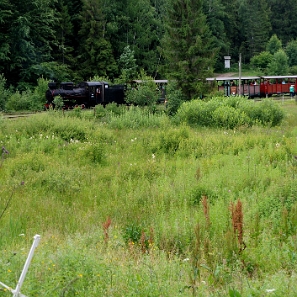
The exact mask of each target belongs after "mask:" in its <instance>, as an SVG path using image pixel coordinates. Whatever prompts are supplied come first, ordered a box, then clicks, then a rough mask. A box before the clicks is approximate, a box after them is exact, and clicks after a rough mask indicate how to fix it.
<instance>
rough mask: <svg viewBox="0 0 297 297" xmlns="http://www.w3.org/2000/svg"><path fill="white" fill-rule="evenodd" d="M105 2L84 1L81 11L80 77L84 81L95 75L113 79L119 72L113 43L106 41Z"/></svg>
mask: <svg viewBox="0 0 297 297" xmlns="http://www.w3.org/2000/svg"><path fill="white" fill-rule="evenodd" d="M103 2H104V1H101V0H84V1H83V4H84V5H83V8H82V11H81V21H82V26H81V29H80V31H79V35H80V37H81V39H80V42H81V47H80V55H79V58H78V60H79V62H80V64H79V68H80V75H81V77H82V78H83V79H84V80H88V79H90V77H93V76H95V75H98V76H101V77H103V76H104V77H109V78H110V79H113V78H114V77H115V75H116V74H117V72H118V69H117V64H116V62H115V59H114V56H113V52H112V47H111V43H110V41H109V40H108V39H106V36H105V33H106V18H105V15H104V13H103V10H102V8H103V7H104V3H103Z"/></svg>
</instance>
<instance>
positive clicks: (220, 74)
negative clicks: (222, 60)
mask: <svg viewBox="0 0 297 297" xmlns="http://www.w3.org/2000/svg"><path fill="white" fill-rule="evenodd" d="M236 74H237V73H236V72H227V73H215V74H214V76H215V77H231V76H234V75H236Z"/></svg>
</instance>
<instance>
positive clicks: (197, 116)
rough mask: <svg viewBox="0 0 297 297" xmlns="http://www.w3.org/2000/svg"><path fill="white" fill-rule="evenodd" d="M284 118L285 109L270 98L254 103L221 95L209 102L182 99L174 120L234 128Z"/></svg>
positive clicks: (265, 123)
mask: <svg viewBox="0 0 297 297" xmlns="http://www.w3.org/2000/svg"><path fill="white" fill-rule="evenodd" d="M283 118H284V112H283V111H282V110H281V109H280V107H279V106H278V105H276V104H275V103H274V102H273V101H272V100H269V99H265V100H263V101H262V102H260V103H257V104H255V103H254V102H252V101H247V100H246V99H244V98H239V97H235V98H225V97H221V98H220V97H218V98H213V99H211V100H210V101H208V102H205V101H201V100H193V101H191V102H185V103H183V104H182V105H181V107H180V108H179V110H178V112H177V114H176V117H175V121H178V122H185V123H187V124H189V125H191V126H203V127H217V128H226V129H234V128H236V127H239V126H243V125H248V126H252V125H255V124H261V125H263V126H267V125H268V126H276V125H279V124H280V123H281V122H282V120H283Z"/></svg>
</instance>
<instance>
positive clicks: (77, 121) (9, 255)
mask: <svg viewBox="0 0 297 297" xmlns="http://www.w3.org/2000/svg"><path fill="white" fill-rule="evenodd" d="M251 104H259V103H256V102H252V103H251ZM275 104H276V105H277V106H278V107H279V108H280V109H281V110H282V111H283V112H284V114H285V117H284V119H283V120H282V122H281V123H280V124H277V125H271V126H269V125H268V126H263V125H260V124H259V125H240V126H235V127H234V126H233V125H232V127H230V126H229V127H228V128H216V127H205V126H204V127H199V126H193V125H190V124H189V123H188V122H187V121H182V122H181V121H179V122H178V117H177V118H175V120H173V119H172V118H170V117H168V116H167V115H166V114H165V113H164V112H151V111H150V110H140V109H138V108H130V109H129V110H127V109H126V107H122V108H115V107H113V108H110V110H108V111H106V110H104V109H102V108H101V107H98V108H96V109H94V110H87V111H82V110H78V109H77V110H72V111H67V112H62V111H48V112H46V113H39V114H35V115H33V116H30V117H27V118H19V119H4V118H3V117H0V127H1V129H0V142H1V148H2V151H1V160H0V281H1V282H3V283H5V284H7V285H9V286H11V287H15V286H16V283H17V280H18V278H19V275H20V273H21V271H22V268H23V265H24V263H25V260H26V258H27V255H28V252H29V249H30V247H31V244H32V241H33V236H34V235H35V234H39V235H40V236H41V240H40V243H39V246H38V247H37V249H36V251H35V254H34V258H33V260H32V263H31V266H30V268H29V271H28V274H27V276H26V279H25V282H24V285H23V287H22V293H23V294H24V295H26V296H51V297H52V296H146V297H147V296H163V297H165V296H170V297H172V296H234V297H235V296H238V297H240V296H245V297H248V296H261V297H262V296H287V297H290V296H292V297H293V296H296V294H297V275H296V268H297V238H296V235H297V200H296V197H297V138H296V137H297V105H296V103H295V101H291V100H286V101H279V102H276V103H275ZM187 108H189V107H185V108H184V111H185V109H187ZM220 120H222V117H220ZM9 295H11V293H10V292H8V290H7V289H5V288H2V287H0V296H9Z"/></svg>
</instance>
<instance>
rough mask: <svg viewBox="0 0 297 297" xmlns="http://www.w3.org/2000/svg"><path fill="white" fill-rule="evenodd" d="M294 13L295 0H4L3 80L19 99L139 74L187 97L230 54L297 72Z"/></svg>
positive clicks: (258, 65)
mask: <svg viewBox="0 0 297 297" xmlns="http://www.w3.org/2000/svg"><path fill="white" fill-rule="evenodd" d="M296 13H297V2H296V1H293V0H288V1H276V0H258V1H256V0H229V1H226V0H199V1H197V0H129V1H127V0H71V1H70V0H54V1H52V0H51V1H50V0H24V1H19V0H2V1H1V3H0V29H1V30H0V74H1V75H2V76H3V77H4V78H5V80H6V84H7V86H11V87H13V88H15V89H17V90H20V91H22V90H26V89H28V88H31V87H34V86H36V84H37V79H38V78H40V77H43V78H45V79H48V80H57V81H63V80H64V81H67V80H71V81H74V82H79V81H82V80H88V79H90V77H94V76H99V77H105V78H108V79H109V80H111V81H114V80H123V81H127V80H129V79H135V78H136V77H137V76H138V75H139V73H140V71H142V70H143V71H144V72H145V73H146V74H147V75H149V76H151V77H153V78H155V79H158V78H167V79H171V78H175V79H177V80H178V81H180V82H184V81H186V82H185V83H184V84H185V85H183V83H182V84H181V88H183V89H187V90H188V94H187V95H188V96H189V97H191V96H193V94H195V92H196V93H197V88H198V89H199V86H198V87H197V80H199V79H203V78H204V77H207V75H211V74H212V73H213V72H220V71H223V70H224V69H223V67H224V56H226V55H230V56H231V57H232V60H231V65H233V66H234V65H235V66H236V65H237V62H238V56H239V53H241V55H242V62H243V64H244V65H251V66H252V67H254V68H255V69H256V70H258V71H261V72H263V71H264V72H265V71H266V72H267V71H268V72H270V73H269V74H278V75H282V74H296V73H297V66H296V65H297V39H296V33H297V23H296V22H295V20H294V18H295V16H296ZM277 61H280V62H279V63H278V64H279V65H280V66H279V67H278V66H277ZM284 72H285V73H284ZM195 80H196V83H195V84H189V82H193V81H195Z"/></svg>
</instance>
